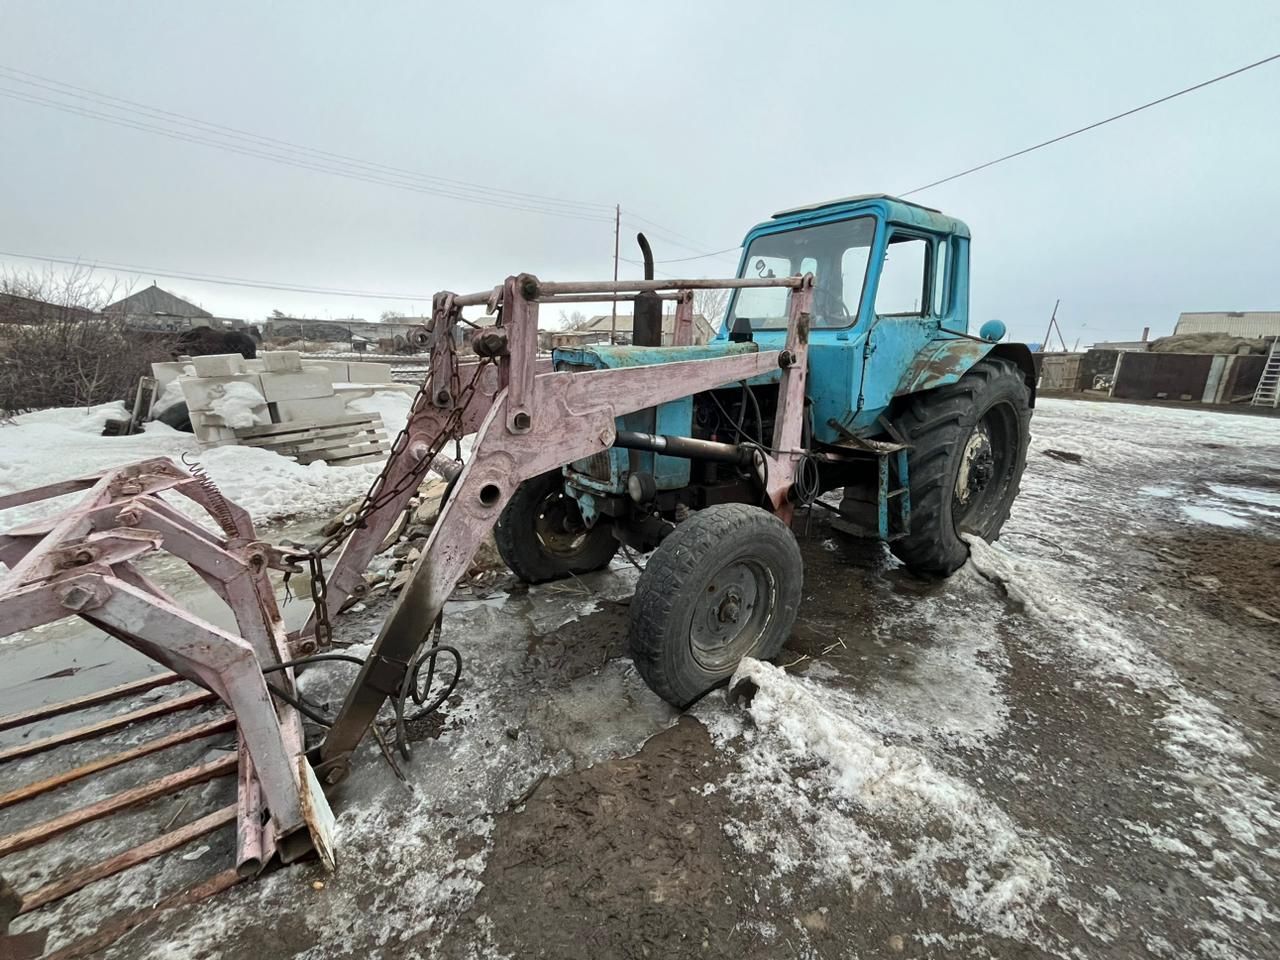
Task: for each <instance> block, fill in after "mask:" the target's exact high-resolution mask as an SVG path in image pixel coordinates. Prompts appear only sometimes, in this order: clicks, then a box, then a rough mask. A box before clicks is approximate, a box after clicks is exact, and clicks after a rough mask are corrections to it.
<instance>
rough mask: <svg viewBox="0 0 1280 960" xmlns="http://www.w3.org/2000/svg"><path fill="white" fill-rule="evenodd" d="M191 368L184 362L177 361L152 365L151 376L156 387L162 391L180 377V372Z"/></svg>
mask: <svg viewBox="0 0 1280 960" xmlns="http://www.w3.org/2000/svg"><path fill="white" fill-rule="evenodd" d="M189 366H191V364H190V363H187V362H185V361H182V362H179V361H177V360H174V361H171V362H168V363H153V364H152V365H151V375H152V376H153V377H155V378H156V386H157V387H158V388H159V389H160V390H163V389H164V388H165V387H166V386H168V385H169V384H170V383H172V382H173V381H174V380H177V379H178V378H179V377H180V376H182V371H183V370H184V369H185V368H186V367H189Z"/></svg>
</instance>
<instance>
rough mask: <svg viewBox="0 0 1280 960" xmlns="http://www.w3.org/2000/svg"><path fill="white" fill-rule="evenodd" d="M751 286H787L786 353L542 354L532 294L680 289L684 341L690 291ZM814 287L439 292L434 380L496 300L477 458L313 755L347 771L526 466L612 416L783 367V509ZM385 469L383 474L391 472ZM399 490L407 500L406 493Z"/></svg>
mask: <svg viewBox="0 0 1280 960" xmlns="http://www.w3.org/2000/svg"><path fill="white" fill-rule="evenodd" d="M757 286H776V287H788V288H790V290H791V293H790V302H789V326H788V334H787V341H786V345H785V348H784V349H783V350H781V351H778V350H767V351H757V352H754V353H742V354H734V355H731V356H725V357H715V358H710V359H704V360H688V361H678V362H673V363H665V364H660V365H652V366H637V367H621V368H615V369H605V370H593V371H586V372H568V371H554V370H549V369H547V368H546V365H545V364H543V365H540V363H539V361H538V359H537V328H538V304H539V303H546V302H550V303H555V302H557V300H558V298H563V299H564V300H569V301H571V302H576V301H578V300H582V299H586V298H589V297H590V296H591V295H596V296H599V295H602V294H603V295H607V296H608V297H611V298H616V299H633V298H634V296H635V295H636V294H637V293H639V292H642V291H648V292H654V293H659V294H660V295H661V294H664V293H666V294H670V293H671V292H672V291H674V292H675V295H674V296H670V297H669V298H670V299H675V300H676V302H677V310H676V342H677V343H678V344H688V343H691V342H692V332H693V322H692V321H693V315H692V304H693V298H692V291H693V290H694V289H697V288H726V287H728V288H735V287H757ZM812 295H813V278H812V276H811V275H806V276H804V277H785V278H777V279H767V280H756V279H737V280H674V281H667V282H663V281H632V282H628V281H621V282H619V281H614V282H612V283H609V282H602V283H590V282H587V283H544V282H541V281H539V280H538V279H537V278H536V277H533V276H530V275H528V274H522V275H520V276H513V277H509V278H508V279H507V280H506V281H505V283H504V284H503V285H502V286H501V287H498V288H495V289H494V290H493V291H490V292H487V293H481V294H471V295H465V296H459V295H455V294H452V293H442V294H437V296H436V298H435V303H434V309H433V321H432V334H433V337H432V367H431V371H432V372H431V377H432V382H433V385H438V384H444V383H448V382H449V381H448V379H447V376H448V374H449V372H450V371H451V370H452V365H453V364H454V363H455V362H456V358H455V357H454V355H453V349H454V347H453V344H454V335H453V329H454V327H455V326H456V324H457V323H458V322H459V321H460V318H461V310H462V308H463V307H464V306H467V305H478V304H486V305H487V306H488V308H489V310H490V312H494V311H495V310H500V316H501V324H500V327H499V328H497V330H496V331H491V332H490V333H491V337H490V339H489V341H488V343H487V344H486V345H485V346H484V349H485V351H486V352H488V353H489V354H490V355H493V356H495V357H497V359H498V364H497V378H496V382H492V381H491V382H489V383H487V384H486V385H485V387H484V389H482V390H478V391H477V392H476V393H475V394H474V395H473V397H472V401H471V403H470V404H469V405H468V407H467V409H466V410H465V411H464V416H463V418H462V421H463V426H462V428H461V430H460V431H459V435H460V436H461V435H464V434H465V433H469V432H471V431H472V430H473V429H477V428H478V430H477V432H478V434H479V435H478V437H477V438H476V441H475V445H474V447H473V449H472V455H471V458H470V459H469V460H468V462H467V463H466V465H465V466H464V467H463V469H462V471H461V473H460V474H459V475H458V478H457V482H456V487H455V489H454V491H453V493H452V495H451V496H450V497H449V499H448V501H447V502H446V504H445V507H444V510H443V511H442V513H441V515H440V517H439V519H438V520H437V521H436V524H435V527H434V529H433V530H432V533H431V536H430V538H429V539H428V541H427V545H426V548H425V549H424V551H423V555H422V558H421V559H420V560H419V562H418V564H417V566H416V567H415V569H414V571H413V575H412V578H411V579H410V581H409V583H408V584H407V585H406V586H405V588H404V589H403V590H402V592H401V593H400V595H399V597H398V599H397V601H396V604H395V607H394V608H393V610H392V612H391V615H390V616H389V617H388V618H387V620H386V622H385V623H384V624H383V628H382V631H381V632H380V634H379V636H378V639H377V641H376V642H375V643H374V646H373V649H372V651H371V652H370V655H369V657H368V658H367V659H366V661H365V664H364V667H363V668H362V669H361V671H360V675H359V677H358V678H357V680H356V682H355V685H354V686H353V687H352V689H351V691H350V692H349V694H348V696H347V700H346V702H345V703H344V705H343V708H342V711H341V713H340V714H339V716H338V719H337V721H336V722H335V723H334V725H333V727H332V728H331V729H330V730H329V733H328V735H327V737H326V739H325V742H324V744H323V746H322V748H321V766H322V767H323V769H324V776H325V778H326V780H327V781H328V782H337V781H338V780H340V779H341V778H342V777H343V776H345V775H346V772H347V770H348V769H349V765H350V756H351V754H352V752H353V751H354V750H355V748H356V746H357V745H358V744H359V742H360V740H361V738H362V737H363V736H364V733H365V731H366V730H367V729H368V727H369V725H370V724H371V723H372V722H373V720H374V718H375V717H376V716H377V714H378V711H379V710H380V709H381V707H382V705H383V703H384V702H385V701H386V699H387V697H388V696H392V695H394V694H395V693H396V692H397V690H398V688H399V685H400V683H401V681H402V680H403V677H404V676H405V673H406V671H407V670H408V668H409V664H410V662H411V661H412V659H413V657H414V656H415V654H416V653H417V651H418V650H419V648H420V647H421V646H422V644H423V642H424V641H425V640H426V638H427V636H428V634H429V632H430V630H431V628H432V625H433V624H434V623H435V621H436V619H437V617H438V616H439V614H440V612H441V611H442V610H443V608H444V603H445V601H446V600H447V598H448V597H449V595H450V593H451V592H452V591H453V589H454V587H455V586H456V585H457V582H458V579H459V578H460V577H461V576H462V574H463V573H464V572H465V571H466V568H467V565H468V564H469V563H470V562H471V558H472V556H473V555H474V554H475V551H476V548H477V547H478V546H479V544H480V542H481V540H482V539H483V538H484V536H485V535H486V534H487V533H488V532H489V530H490V529H491V528H492V527H493V525H494V523H495V522H496V520H497V518H498V516H499V515H500V514H501V512H502V509H503V507H504V506H505V505H506V504H507V502H508V501H509V500H510V498H511V496H512V494H513V493H514V492H515V490H516V488H517V487H518V486H519V485H520V484H521V483H522V482H523V481H525V480H527V479H529V478H531V477H535V476H537V475H539V474H541V473H545V472H546V471H548V470H552V469H555V468H556V467H561V466H564V465H565V464H568V463H571V462H573V461H574V460H579V459H582V458H584V457H588V456H591V455H592V454H595V453H598V452H600V451H602V450H606V449H608V448H609V447H610V446H611V445H612V444H613V441H614V438H615V420H616V419H617V418H618V417H620V416H623V415H625V414H628V413H631V412H634V411H636V410H641V409H645V408H647V407H652V406H656V405H658V404H661V403H666V402H668V401H671V400H677V399H680V398H681V397H686V396H689V395H691V394H694V393H699V392H701V391H704V390H710V389H713V388H716V387H720V386H724V385H726V384H730V383H734V382H737V381H742V380H749V379H752V378H754V377H758V376H761V375H764V374H769V373H772V372H774V371H776V370H778V369H779V368H781V371H782V373H781V381H780V384H779V393H778V410H777V416H776V421H775V430H774V436H773V444H772V449H771V450H769V451H763V452H762V453H761V457H762V459H763V461H764V463H763V465H762V466H763V467H764V469H763V470H762V473H763V476H764V477H766V478H767V486H766V493H767V497H768V500H769V502H770V504H771V505H772V508H773V510H774V512H775V513H777V514H778V515H780V516H782V517H783V518H784V519H789V518H790V516H791V512H792V504H791V502H790V500H789V499H788V494H789V492H790V490H791V487H792V484H793V482H794V478H795V474H796V470H797V469H798V465H799V462H800V460H801V459H802V457H803V456H804V455H805V452H804V451H803V450H802V449H801V429H802V423H803V411H804V392H805V376H806V370H807V366H808V362H807V361H808V339H809V337H808V329H809V315H810V311H811V305H812ZM433 390H434V392H433V393H431V403H430V405H424V406H423V407H422V408H421V409H419V410H418V411H416V412H415V413H414V414H413V415H412V416H411V418H410V421H409V424H408V426H407V429H408V430H409V433H410V440H409V443H408V445H407V446H406V447H405V450H406V452H407V453H408V454H409V458H408V461H409V462H408V463H406V464H393V465H392V469H393V470H397V471H399V470H404V469H409V467H410V465H411V464H412V463H413V458H415V457H416V458H417V459H418V462H420V460H421V457H422V456H424V455H425V452H426V451H427V449H428V446H429V444H430V441H431V440H432V439H433V438H435V437H436V436H437V435H438V434H439V432H440V431H441V430H442V429H444V425H445V423H446V421H447V419H448V416H449V414H450V413H451V412H453V397H452V396H451V395H450V392H449V391H448V390H445V389H440V390H435V389H434V386H433ZM393 479H394V477H388V478H387V482H388V484H389V483H391V482H392V480H393ZM403 499H404V500H405V501H406V502H407V499H408V494H406V496H405V497H404V498H403ZM402 508H403V503H400V504H394V503H389V504H387V505H386V506H384V507H383V508H382V510H380V511H378V512H376V513H375V514H374V515H371V516H370V517H369V518H368V520H367V522H366V528H365V529H363V530H360V531H357V532H356V533H355V534H354V535H353V536H352V538H351V540H350V541H349V542H348V543H347V545H346V549H345V550H344V552H343V554H342V555H341V556H340V558H339V560H338V563H337V565H336V567H335V568H334V573H333V575H332V578H331V580H330V585H329V594H330V596H333V595H334V594H335V593H336V594H337V595H338V596H339V597H343V596H345V595H347V594H349V593H351V592H352V591H353V589H355V588H356V587H357V586H358V583H357V581H358V577H359V574H360V573H362V572H363V569H364V566H365V565H366V564H367V563H368V560H369V558H370V557H372V555H373V552H374V551H375V550H376V548H377V545H378V544H379V543H381V542H382V539H383V538H384V537H385V535H386V533H387V531H388V530H389V529H390V528H391V525H392V523H393V522H394V519H395V516H396V515H397V514H398V513H399V510H400V509H402Z"/></svg>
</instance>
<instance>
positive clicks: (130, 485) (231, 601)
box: [0, 458, 333, 873]
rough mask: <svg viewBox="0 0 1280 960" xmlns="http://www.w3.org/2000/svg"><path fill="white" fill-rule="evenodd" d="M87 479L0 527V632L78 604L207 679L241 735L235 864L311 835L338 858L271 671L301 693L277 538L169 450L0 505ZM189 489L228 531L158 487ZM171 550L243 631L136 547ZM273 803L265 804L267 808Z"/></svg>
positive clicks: (312, 843) (291, 715)
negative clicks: (157, 569) (64, 500)
mask: <svg viewBox="0 0 1280 960" xmlns="http://www.w3.org/2000/svg"><path fill="white" fill-rule="evenodd" d="M77 490H81V491H86V492H85V495H84V497H83V498H82V499H81V500H80V501H79V502H78V503H76V504H75V505H74V506H72V507H70V508H69V509H66V510H64V511H62V512H60V513H57V514H55V515H54V516H52V517H50V518H48V519H44V520H39V521H36V522H33V523H28V524H25V525H22V526H20V527H17V528H15V529H12V530H10V531H9V532H8V533H6V534H2V535H0V560H2V561H3V562H4V563H5V564H6V565H7V566H8V567H9V568H10V570H9V573H8V575H7V576H6V577H5V578H4V579H3V580H0V635H7V634H10V633H16V632H18V631H21V630H27V629H30V628H31V627H34V626H37V625H39V624H43V623H50V622H53V621H55V620H60V619H62V618H64V617H67V616H70V615H78V616H80V617H82V618H83V619H85V620H87V621H88V622H90V623H92V624H94V625H95V626H97V627H99V628H100V629H102V630H103V631H105V632H106V633H109V634H111V635H112V636H114V637H116V638H118V639H119V640H121V641H123V642H124V643H127V644H129V645H130V646H131V647H134V648H135V649H137V650H139V651H140V652H142V653H144V654H146V655H147V656H148V657H150V658H152V659H153V660H156V661H158V662H160V663H162V664H164V665H166V666H167V667H169V668H170V669H171V670H173V671H174V672H175V673H177V674H179V675H181V676H183V677H186V678H187V679H189V680H192V681H194V682H195V683H197V684H199V685H200V686H203V687H205V688H206V689H208V690H210V691H212V692H213V693H214V694H215V695H216V696H217V697H218V698H219V699H221V700H222V701H224V702H225V703H226V704H227V705H228V706H229V707H230V708H231V710H232V712H233V713H234V714H235V718H236V723H237V725H238V728H239V738H240V746H241V749H240V752H239V763H240V789H239V809H238V830H239V832H238V843H237V860H238V867H239V868H240V869H241V870H242V871H244V872H246V873H253V872H256V870H257V869H259V868H260V867H261V865H262V864H264V863H265V862H266V861H267V860H269V859H270V858H271V857H272V856H273V855H274V854H275V853H277V852H278V853H279V854H280V856H281V858H282V859H283V860H285V861H286V862H287V861H291V860H294V859H296V858H297V857H299V856H301V855H303V854H304V853H306V852H308V851H309V850H311V849H312V848H313V847H314V848H315V849H316V850H318V851H319V852H320V855H321V857H322V858H323V859H325V860H326V862H327V863H328V864H329V865H330V866H332V865H333V840H332V836H331V833H332V827H331V814H330V813H329V808H328V804H327V801H326V800H325V797H324V794H323V792H322V791H321V789H320V786H319V783H318V782H317V780H316V778H315V774H314V773H313V772H312V769H311V766H310V764H309V763H308V761H307V757H306V752H305V749H304V742H303V731H302V723H301V718H300V717H299V715H298V713H297V711H295V710H294V709H293V708H292V707H290V706H288V705H287V704H284V703H281V702H278V701H277V698H276V697H274V696H273V695H272V694H271V692H270V690H269V689H268V687H269V685H276V686H278V687H279V688H281V689H284V690H286V691H287V692H290V693H293V692H294V686H293V683H294V681H293V676H292V671H290V670H287V669H285V670H279V671H273V672H272V676H271V677H270V679H268V678H267V677H266V675H264V673H263V670H264V668H267V667H270V666H272V665H278V664H281V663H283V662H285V661H286V660H287V659H288V658H289V656H290V648H289V644H288V640H287V637H286V634H285V629H284V623H283V620H282V618H281V616H280V611H279V608H278V606H277V604H276V599H275V594H274V591H273V589H272V586H271V582H270V579H269V577H268V573H267V571H268V568H269V567H272V566H277V565H279V563H280V555H279V552H278V551H277V550H276V549H275V548H274V547H272V546H270V545H269V544H267V543H264V542H262V541H260V540H258V539H257V537H256V535H255V532H254V529H253V522H252V520H251V519H250V518H249V515H248V514H247V513H246V512H245V511H244V510H243V509H241V508H239V507H237V506H235V505H234V504H230V503H228V502H226V501H225V500H224V499H223V498H221V496H219V495H218V494H217V493H216V491H211V490H210V489H208V488H207V487H206V486H204V485H203V484H201V483H200V481H199V480H198V479H197V478H194V477H192V476H191V475H189V474H187V473H185V472H184V471H182V470H181V469H179V468H178V467H176V466H175V465H174V464H173V463H172V462H171V461H169V460H167V459H163V458H161V459H154V460H147V461H143V462H141V463H136V464H132V465H129V466H126V467H120V468H116V469H113V470H110V471H107V472H106V473H102V474H97V475H93V476H87V477H83V478H80V479H77V480H72V481H68V482H65V483H58V484H51V485H49V486H46V487H41V488H38V489H35V490H27V491H23V492H21V493H16V494H12V495H9V496H5V497H0V510H5V509H8V508H10V507H15V506H19V505H22V504H27V503H34V502H38V501H42V500H47V499H49V498H52V497H57V496H61V495H64V494H67V493H71V492H75V491H77ZM164 493H174V494H179V495H181V496H184V497H186V498H188V499H190V500H191V501H193V502H194V503H196V504H197V505H198V506H200V507H201V508H203V509H204V510H205V511H206V512H207V513H208V514H209V515H210V516H211V517H213V518H214V519H215V520H218V521H219V522H221V523H222V524H223V525H224V526H225V527H226V529H225V530H224V535H222V536H219V535H217V534H214V533H211V532H210V531H209V530H207V529H205V528H204V527H202V526H201V525H200V524H199V523H197V522H196V521H195V520H194V519H192V518H190V517H188V516H186V515H185V514H184V513H182V512H181V511H179V510H177V509H176V508H175V507H174V506H173V505H172V504H170V503H168V502H167V501H166V500H164V499H162V498H161V494H164ZM157 550H164V551H167V552H168V553H171V554H173V555H174V556H176V557H178V558H179V559H181V560H183V561H185V562H186V563H187V564H188V565H190V567H191V568H192V569H193V570H195V571H196V573H197V574H199V576H200V577H201V578H202V579H203V580H204V582H205V583H207V584H208V585H209V586H210V587H211V588H212V589H213V591H214V592H215V593H216V594H217V595H218V596H219V597H221V599H222V600H223V601H224V602H225V603H226V604H227V606H228V607H229V608H230V609H231V611H232V613H233V614H234V616H235V620H236V624H237V627H238V629H239V636H237V635H236V634H234V633H231V632H229V631H226V630H223V629H221V628H219V627H217V626H215V625H213V624H211V623H208V622H206V621H204V620H202V619H200V618H198V617H196V616H194V615H192V614H191V613H189V612H187V611H185V610H183V609H182V608H181V607H180V605H179V604H178V602H177V601H175V600H174V599H173V598H172V597H170V596H169V595H168V594H167V593H165V591H164V590H163V589H162V588H161V587H160V586H158V585H157V584H155V583H154V582H152V581H151V580H150V579H149V578H148V577H147V576H146V575H145V574H143V573H142V572H141V571H140V570H139V569H138V568H137V566H136V565H135V563H134V561H135V560H137V559H138V558H139V557H141V556H143V555H144V554H147V553H152V552H155V551H157ZM267 814H269V816H267Z"/></svg>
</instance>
